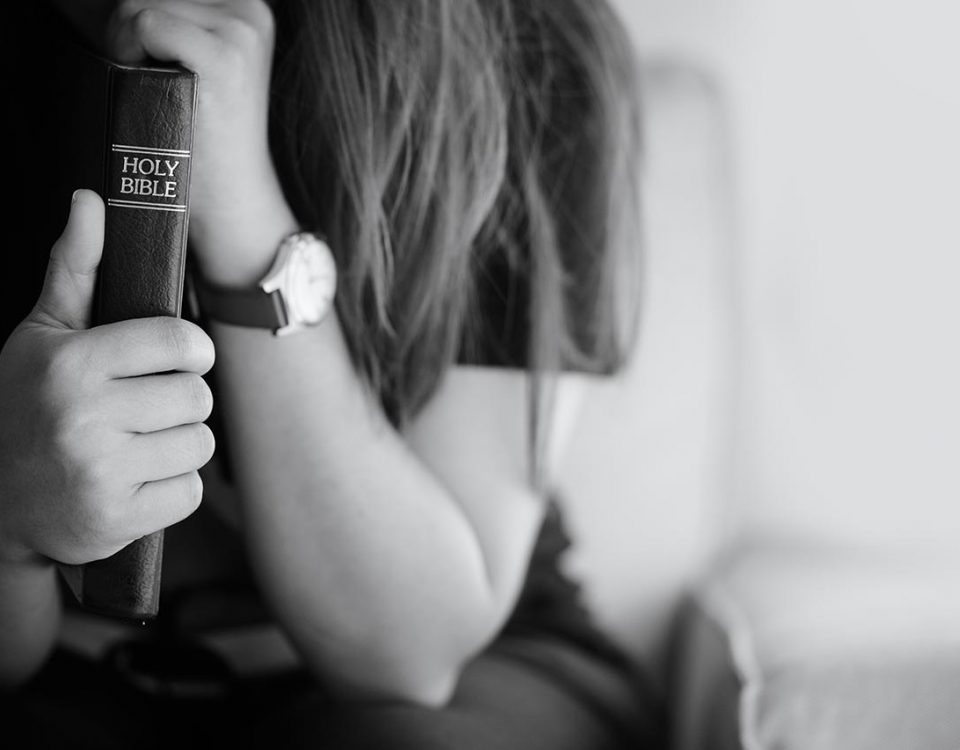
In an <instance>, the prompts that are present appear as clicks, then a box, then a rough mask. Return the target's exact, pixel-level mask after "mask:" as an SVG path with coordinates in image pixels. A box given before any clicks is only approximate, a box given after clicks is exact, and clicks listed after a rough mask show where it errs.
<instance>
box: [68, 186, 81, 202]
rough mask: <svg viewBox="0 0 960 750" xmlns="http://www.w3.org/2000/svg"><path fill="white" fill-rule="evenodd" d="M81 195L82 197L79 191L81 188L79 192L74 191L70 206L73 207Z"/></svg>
mask: <svg viewBox="0 0 960 750" xmlns="http://www.w3.org/2000/svg"><path fill="white" fill-rule="evenodd" d="M79 195H80V190H79V188H78V189H77V190H74V191H73V195H71V196H70V205H71V206H72V205H73V204H74V203H76V202H77V196H79Z"/></svg>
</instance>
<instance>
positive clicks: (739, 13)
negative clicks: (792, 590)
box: [567, 0, 960, 650]
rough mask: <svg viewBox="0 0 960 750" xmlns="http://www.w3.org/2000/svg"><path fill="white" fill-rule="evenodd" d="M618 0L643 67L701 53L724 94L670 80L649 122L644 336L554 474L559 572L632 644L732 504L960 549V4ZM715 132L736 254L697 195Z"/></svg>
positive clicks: (754, 525) (871, 538)
mask: <svg viewBox="0 0 960 750" xmlns="http://www.w3.org/2000/svg"><path fill="white" fill-rule="evenodd" d="M614 1H615V4H616V5H617V6H618V7H619V9H620V10H621V11H622V13H623V15H624V18H625V19H626V21H627V23H628V25H629V26H630V28H631V30H632V32H633V33H635V35H636V38H637V40H638V44H639V45H640V49H641V53H642V56H643V57H644V58H645V59H646V60H648V61H651V63H653V62H657V61H663V60H677V61H681V62H682V63H692V64H693V65H694V66H698V67H701V68H703V69H704V70H706V71H708V73H709V76H710V77H712V78H713V80H714V83H715V84H716V86H717V87H718V92H719V94H720V95H721V96H722V97H723V99H724V100H725V101H726V103H727V106H728V107H729V110H728V112H727V113H726V119H723V118H721V119H720V120H717V119H715V118H714V116H713V115H714V114H715V113H712V112H710V111H707V110H706V109H703V108H700V109H699V110H698V107H700V106H701V105H698V104H697V99H696V97H695V96H693V88H695V84H692V83H690V82H688V83H687V84H686V85H685V86H684V85H681V86H680V90H681V91H686V94H684V93H681V94H680V95H679V97H678V98H677V99H676V100H675V101H673V103H672V104H669V103H668V104H667V105H666V106H665V108H664V107H660V108H659V109H658V113H655V114H654V115H653V116H654V118H655V119H656V120H657V122H658V123H659V124H658V125H656V126H655V128H654V137H653V138H651V142H650V148H651V152H652V153H651V161H652V164H651V166H652V168H653V169H652V171H653V172H654V179H655V182H656V184H657V185H658V186H659V187H657V188H656V190H655V191H654V192H655V195H656V196H658V197H655V198H654V199H653V200H652V201H651V206H650V210H651V215H650V216H649V221H650V231H651V234H652V239H653V242H652V243H651V269H652V280H651V287H650V289H649V291H648V295H649V297H650V299H649V300H648V304H649V311H648V324H647V325H648V333H647V338H646V340H645V344H644V346H643V348H642V349H641V353H640V361H639V363H638V365H637V367H635V368H634V369H633V370H631V372H630V373H628V374H627V375H626V376H625V377H624V378H622V379H621V380H620V381H618V382H617V383H616V384H614V385H611V386H607V387H606V389H605V390H604V391H603V392H602V394H601V395H600V396H599V397H597V398H596V399H595V400H594V401H593V402H592V403H591V404H590V406H589V408H588V410H587V413H586V415H585V419H584V423H583V426H582V432H581V436H580V438H579V440H580V442H579V445H578V450H577V452H576V455H575V456H574V458H573V459H572V460H571V462H570V463H569V465H568V469H567V486H568V489H569V491H570V493H571V494H572V496H573V500H574V503H573V506H574V516H575V521H576V523H577V526H576V529H575V530H576V531H577V532H578V533H580V534H581V535H582V539H581V543H580V546H579V548H578V551H577V553H576V556H575V566H576V567H577V568H578V569H579V570H583V571H585V572H586V574H587V577H588V579H589V580H588V583H591V584H592V587H591V593H590V595H591V596H592V597H593V598H594V600H595V601H596V602H597V604H598V605H599V609H600V612H601V615H602V616H603V618H604V619H605V620H606V621H608V622H610V623H612V625H613V627H614V628H615V629H616V630H617V631H618V632H620V633H622V634H623V635H624V636H625V637H626V638H627V639H630V640H632V641H633V642H634V643H637V644H638V645H639V646H640V647H641V648H642V649H649V650H653V649H655V647H656V645H657V644H658V643H659V640H658V639H659V637H660V636H661V634H662V633H663V631H664V628H665V626H666V622H667V618H668V617H669V611H670V605H671V603H672V602H673V601H674V600H675V599H674V597H675V595H676V593H677V592H678V590H680V588H681V587H682V586H683V584H684V582H685V581H687V580H689V578H690V576H691V575H694V574H695V573H696V570H697V567H698V566H699V565H700V564H702V563H703V562H704V560H705V559H707V558H705V556H704V555H705V554H706V553H708V552H709V550H710V549H711V547H712V545H713V544H714V543H715V542H716V540H717V538H718V534H720V533H722V532H723V531H724V528H725V527H724V524H725V523H726V522H727V521H728V520H729V519H730V518H731V516H730V515H729V514H731V513H732V514H733V516H732V517H733V518H734V519H736V520H737V521H739V522H742V524H743V527H744V531H746V532H747V533H757V534H760V535H763V536H766V537H769V536H771V535H773V536H781V535H783V536H788V537H797V536H799V537H801V538H804V539H813V540H816V541H836V542H839V543H844V544H857V545H860V544H863V545H875V544H880V545H885V546H891V545H907V546H908V547H910V548H912V549H924V550H927V549H929V550H934V549H940V548H948V549H953V548H956V547H957V546H958V540H960V335H958V334H960V330H958V329H960V293H958V292H957V287H958V285H960V221H958V219H957V217H960V80H957V79H958V72H960V45H958V44H956V43H955V42H954V36H955V34H956V32H957V30H958V29H960V24H958V21H960V10H955V4H952V3H948V2H945V0H912V1H911V2H910V3H907V2H893V1H892V0H874V1H872V2H870V1H868V0H802V1H801V0H793V1H791V2H788V1H787V0H614ZM688 95H689V96H688ZM698 111H699V114H698ZM697 122H699V123H700V125H699V127H701V128H703V129H706V131H707V132H703V131H701V132H700V133H699V134H697V133H696V132H695V131H696V129H697V127H698V125H697ZM725 123H726V124H729V125H731V126H732V128H733V131H732V144H731V145H732V151H731V155H732V158H733V160H734V163H733V172H732V176H733V180H734V182H733V184H732V186H731V188H730V190H729V192H730V196H729V197H730V198H731V199H732V200H735V201H736V206H737V209H736V210H735V211H734V213H733V218H734V222H735V227H734V232H733V234H734V238H735V242H736V244H735V248H734V249H735V252H728V251H727V250H725V249H724V240H723V237H724V236H725V233H726V232H727V231H728V229H729V227H727V226H725V224H724V220H723V219H722V217H718V216H717V215H716V212H715V209H716V207H717V201H716V197H715V196H712V197H711V196H710V195H708V194H707V193H708V192H709V191H708V190H707V188H706V187H705V186H706V185H707V184H709V180H710V179H712V178H711V177H710V175H713V176H714V177H715V176H716V173H717V172H716V170H717V164H716V163H715V161H714V160H713V159H714V157H713V156H712V155H711V153H712V152H711V151H710V149H709V147H707V146H705V145H704V144H706V143H707V142H708V141H709V140H710V138H711V137H716V138H718V139H720V140H722V139H723V138H724V137H726V133H724V132H723V126H724V124H725ZM684 132H685V133H686V136H684V135H683V133H684ZM682 137H690V138H693V139H694V140H693V141H691V142H692V143H698V144H700V145H699V146H694V147H692V148H691V149H686V150H684V148H683V147H680V148H679V152H678V146H677V144H678V143H682ZM678 139H681V140H678ZM670 144H672V145H670ZM684 153H685V156H684ZM704 159H705V161H704ZM698 160H699V162H698ZM721 203H722V201H721ZM731 323H732V324H733V325H732V329H731V327H730V324H731ZM728 334H730V335H728ZM728 357H732V360H729V361H728ZM731 365H732V366H733V370H732V371H731V370H730V369H729V367H730V366H731ZM731 372H734V374H735V380H734V384H735V389H734V390H733V392H731V391H729V390H727V389H726V386H727V385H728V383H727V378H728V376H729V375H730V374H731ZM712 399H720V400H723V401H725V405H726V406H729V407H731V408H732V409H733V413H732V416H731V414H730V413H729V412H727V411H726V409H725V405H720V406H718V405H717V404H716V403H714V402H713V401H712ZM598 477H599V478H598Z"/></svg>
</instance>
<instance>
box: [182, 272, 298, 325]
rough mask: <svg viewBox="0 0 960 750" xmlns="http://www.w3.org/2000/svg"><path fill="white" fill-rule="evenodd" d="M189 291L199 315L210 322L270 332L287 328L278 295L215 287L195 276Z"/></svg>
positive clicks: (251, 290) (256, 290)
mask: <svg viewBox="0 0 960 750" xmlns="http://www.w3.org/2000/svg"><path fill="white" fill-rule="evenodd" d="M193 292H194V294H195V295H196V302H197V305H198V306H199V309H200V310H201V311H202V314H203V315H204V316H205V317H207V318H210V319H211V320H217V321H220V322H221V323H229V324H231V325H235V326H244V327H247V328H269V329H271V330H277V329H279V328H283V327H284V326H285V325H287V322H288V320H287V312H286V309H285V308H284V306H283V300H282V299H281V296H280V293H279V292H270V293H267V292H264V291H263V289H259V288H257V289H230V288H226V287H218V286H214V285H212V284H208V283H207V282H205V281H204V280H203V279H202V278H200V277H199V275H197V276H195V277H194V279H193Z"/></svg>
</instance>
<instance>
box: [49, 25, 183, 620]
mask: <svg viewBox="0 0 960 750" xmlns="http://www.w3.org/2000/svg"><path fill="white" fill-rule="evenodd" d="M52 55H53V60H52V61H51V62H52V75H49V76H47V80H46V81H44V85H45V86H46V87H47V88H46V90H45V91H46V96H45V101H46V103H47V104H46V105H45V106H44V108H43V110H42V112H43V115H42V117H43V118H44V121H43V122H41V123H39V124H40V127H41V130H42V131H45V132H49V133H50V138H49V139H48V140H47V142H46V146H45V148H46V149H50V150H51V151H52V153H51V152H48V153H47V154H46V156H47V157H49V158H50V165H51V166H50V168H49V172H48V174H47V177H48V178H49V181H50V182H49V184H48V186H47V187H48V188H49V190H48V200H50V202H51V204H52V205H56V206H66V205H68V203H69V195H70V194H71V193H72V191H73V190H74V189H76V188H81V187H86V188H91V189H93V190H96V191H97V192H98V193H99V194H100V195H101V197H102V198H103V201H104V204H105V209H106V224H105V227H104V247H103V259H102V261H101V265H100V269H99V273H98V278H97V291H96V298H95V307H94V313H93V318H94V320H93V322H94V324H95V325H97V324H105V323H111V322H115V321H119V320H125V319H130V318H140V317H151V316H159V315H171V316H177V317H179V316H180V315H181V307H182V300H183V290H184V278H185V273H186V265H185V264H186V250H187V220H188V215H189V193H190V164H191V158H192V149H193V134H194V117H195V110H196V97H197V84H198V80H197V76H196V74H195V73H193V72H192V71H189V70H186V69H184V68H182V67H179V66H168V65H142V66H125V65H119V64H116V63H114V62H112V61H110V60H107V59H105V58H104V57H102V56H101V55H99V54H96V53H94V52H92V51H91V50H90V49H89V48H88V47H87V46H86V45H84V44H83V43H82V42H81V41H80V40H79V39H78V40H76V42H75V43H73V44H64V45H59V46H58V48H57V49H55V50H54V51H53V52H52ZM62 223H63V222H62V220H60V221H59V222H55V223H54V226H62ZM162 560H163V531H158V532H155V533H153V534H150V535H148V536H146V537H144V538H142V539H139V540H137V541H135V542H133V543H132V544H130V545H128V546H127V547H125V548H124V549H122V550H120V551H119V552H118V553H116V554H115V555H113V556H111V557H108V558H106V559H104V560H99V561H96V562H92V563H89V564H86V565H82V566H77V565H60V566H59V567H60V571H61V574H62V576H63V579H64V581H65V582H66V583H67V585H68V587H69V588H70V590H71V591H72V592H73V594H74V595H75V596H76V598H77V600H78V602H79V603H80V605H82V606H83V607H84V608H86V609H89V610H91V611H95V612H98V613H100V614H106V615H110V616H114V617H119V618H129V619H135V620H147V619H152V618H153V617H155V616H156V615H157V613H158V610H159V596H160V581H161V569H162Z"/></svg>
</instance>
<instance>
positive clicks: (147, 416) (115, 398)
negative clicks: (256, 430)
mask: <svg viewBox="0 0 960 750" xmlns="http://www.w3.org/2000/svg"><path fill="white" fill-rule="evenodd" d="M103 408H104V410H105V411H106V412H107V413H108V414H110V415H112V420H111V421H112V423H113V424H115V425H116V426H117V427H118V428H119V429H120V430H123V431H126V432H131V433H147V432H159V431H160V430H167V429H169V428H171V427H178V426H180V425H187V424H193V423H195V422H204V421H206V419H207V418H208V417H209V416H210V413H211V411H212V410H213V394H212V392H211V391H210V386H209V385H207V382H206V381H205V380H204V379H203V378H202V377H201V376H200V375H198V374H196V373H192V372H173V373H164V374H162V375H144V376H141V377H134V378H122V379H118V380H114V381H112V383H111V384H110V393H109V395H108V396H107V397H105V398H104V403H103Z"/></svg>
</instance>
